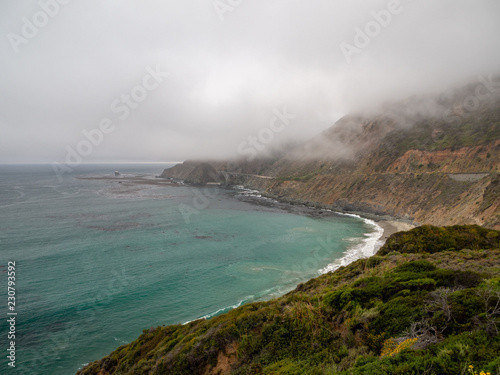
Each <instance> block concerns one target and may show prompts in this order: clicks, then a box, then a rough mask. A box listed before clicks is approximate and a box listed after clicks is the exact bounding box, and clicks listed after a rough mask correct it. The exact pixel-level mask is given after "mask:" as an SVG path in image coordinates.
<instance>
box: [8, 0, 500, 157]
mask: <svg viewBox="0 0 500 375" xmlns="http://www.w3.org/2000/svg"><path fill="white" fill-rule="evenodd" d="M65 2H66V3H67V4H62V3H65ZM43 4H46V5H43ZM374 12H375V13H374ZM360 31H361V32H362V33H363V35H361V34H360ZM0 35H1V38H0V56H1V59H0V129H1V135H0V162H49V163H50V162H53V161H60V162H64V161H65V159H66V158H67V157H68V153H69V152H71V151H68V150H73V151H74V152H76V153H79V157H81V159H82V160H83V161H84V162H97V161H103V162H113V161H178V160H184V159H186V158H192V157H202V156H205V157H225V156H228V155H235V154H237V149H238V147H239V146H240V147H241V145H242V142H245V141H247V140H248V137H251V136H256V137H257V138H258V136H259V134H260V135H261V136H263V135H265V136H266V137H268V138H266V142H269V144H267V145H266V147H271V145H272V143H275V144H279V143H280V142H283V141H287V140H290V139H294V138H297V137H301V138H310V137H312V136H314V135H315V134H316V133H318V132H320V131H322V130H324V129H326V128H328V127H329V126H331V125H332V124H333V123H334V122H335V121H336V120H337V119H338V118H340V117H341V116H342V115H344V114H347V113H349V112H350V111H356V110H360V109H362V108H364V107H370V106H373V105H374V104H376V103H379V102H380V101H381V100H384V101H385V100H391V99H401V98H404V97H405V96H408V95H411V94H413V93H420V92H423V91H426V90H430V91H433V90H438V89H440V88H441V87H445V86H446V85H449V84H452V83H456V82H460V81H463V80H474V79H476V77H477V76H478V75H480V74H483V75H484V74H489V73H497V72H498V71H499V68H500V43H499V41H498V40H499V37H500V2H499V1H498V0H475V1H470V0H467V1H465V0H442V1H435V0H420V1H416V0H414V1H410V0H401V1H400V2H399V5H398V2H397V1H395V0H391V1H386V0H384V1H369V0H363V1H361V0H344V1H336V0H322V1H319V0H302V1H297V0H242V1H238V0H220V1H219V0H218V1H213V0H199V1H195V0H182V1H170V0H162V1H160V0H135V1H132V0H106V1H103V0H73V1H69V0H64V1H63V0H58V1H56V0H41V1H31V0H23V1H2V2H1V4H0ZM167 72H168V74H167ZM167 75H168V77H167ZM285 108H286V113H287V114H286V115H285V124H283V123H282V122H281V120H279V119H278V121H275V122H273V123H272V124H274V127H273V126H272V125H271V121H272V120H273V118H274V117H275V116H276V113H280V112H281V113H283V111H284V110H285ZM292 115H293V116H292ZM99 126H101V130H98V131H93V130H92V129H99ZM264 128H268V129H271V130H266V131H263V130H262V129H264ZM85 131H86V132H87V133H86V134H87V136H86V135H85V134H84V132H85ZM259 132H260V133H259ZM98 133H100V135H99V134H98ZM271 133H272V134H271ZM89 134H92V135H93V137H94V138H93V142H94V144H91V143H90V141H87V138H89V137H91V136H89ZM101 135H102V136H101ZM271 138H272V141H270V139H271ZM85 142H86V143H85ZM89 145H91V147H90V149H89V147H88V146H89Z"/></svg>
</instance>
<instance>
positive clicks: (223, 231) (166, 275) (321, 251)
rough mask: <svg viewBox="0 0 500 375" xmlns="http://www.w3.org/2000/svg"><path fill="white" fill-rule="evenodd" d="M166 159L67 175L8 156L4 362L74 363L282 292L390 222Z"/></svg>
mask: <svg viewBox="0 0 500 375" xmlns="http://www.w3.org/2000/svg"><path fill="white" fill-rule="evenodd" d="M168 166H169V165H166V164H117V165H102V164H95V165H82V166H80V167H78V168H76V169H75V170H74V171H72V172H71V173H66V174H65V175H64V178H63V179H62V181H60V180H59V179H58V178H57V176H56V174H55V173H54V172H53V170H52V168H51V166H50V165H0V213H1V214H0V258H1V261H0V285H1V287H0V290H1V292H0V299H1V302H0V307H1V310H2V323H1V324H0V343H1V349H2V352H3V353H4V355H2V359H1V361H2V363H1V364H0V368H1V369H2V370H1V373H12V374H30V375H31V374H33V375H35V374H42V375H63V374H64V375H70V374H75V373H76V371H77V370H78V369H79V368H81V367H82V366H84V365H85V364H86V363H88V362H91V361H94V360H97V359H99V358H101V357H103V356H105V355H107V354H109V353H110V352H111V351H113V350H114V349H116V348H117V347H118V346H120V345H123V344H125V343H129V342H130V341H133V340H135V339H136V338H137V337H138V336H139V335H140V334H141V333H142V330H144V329H148V328H150V327H152V326H158V325H167V324H183V323H186V322H189V321H192V320H194V319H200V318H210V317H213V316H215V315H218V314H222V313H224V312H227V311H229V310H230V309H232V308H235V307H237V306H240V305H241V304H244V303H248V302H252V301H257V300H265V299H270V298H274V297H277V296H280V295H283V294H284V293H286V292H288V291H290V290H292V289H293V288H295V286H296V285H297V284H299V283H301V282H304V281H306V280H308V279H310V278H313V277H315V276H318V275H319V274H320V273H322V272H327V271H329V270H333V269H335V268H337V267H339V266H340V265H343V264H347V263H349V262H350V261H352V260H354V259H356V258H359V257H360V256H368V255H371V254H372V253H373V251H374V249H375V247H376V246H377V245H378V238H379V237H380V236H381V234H382V233H381V228H380V227H378V226H377V225H376V224H375V223H373V222H372V221H370V220H366V219H362V218H360V217H357V216H355V215H342V214H336V213H333V212H328V211H323V213H322V214H321V215H319V214H313V213H312V212H310V211H308V210H307V209H306V208H303V209H302V208H297V207H291V206H287V205H283V204H280V203H278V202H276V201H273V200H271V199H268V198H265V197H261V196H260V195H259V194H258V192H255V191H251V190H248V189H244V188H243V187H235V188H231V189H227V188H219V187H216V186H211V187H201V188H194V187H190V186H184V185H175V186H172V185H167V184H158V183H157V181H158V179H155V177H154V176H155V175H159V174H160V173H161V172H162V170H163V169H164V168H165V167H168ZM115 170H118V171H119V172H120V174H121V176H120V177H114V171H115ZM135 176H140V177H135ZM127 178H128V179H129V180H127ZM120 181H121V182H120ZM8 262H15V285H14V286H13V288H14V289H15V292H14V293H15V294H14V297H15V310H8V304H7V301H8V293H7V290H8V289H7V285H8V284H7V283H8V278H7V277H8V271H9V269H8V264H9V263H8ZM11 291H12V289H11ZM11 295H12V292H11ZM9 306H12V305H9ZM9 311H10V312H12V311H15V313H16V314H17V315H15V324H14V330H15V332H14V333H15V339H14V341H15V365H16V368H15V370H14V369H10V368H9V367H8V362H9V359H8V358H7V355H8V353H9V350H8V349H9V347H10V341H12V340H10V339H8V333H9V329H11V328H10V327H11V325H10V323H9V322H7V320H8V318H9V317H12V315H7V313H8V312H9ZM6 353H7V355H6ZM4 369H7V371H6V372H4ZM9 371H10V372H9Z"/></svg>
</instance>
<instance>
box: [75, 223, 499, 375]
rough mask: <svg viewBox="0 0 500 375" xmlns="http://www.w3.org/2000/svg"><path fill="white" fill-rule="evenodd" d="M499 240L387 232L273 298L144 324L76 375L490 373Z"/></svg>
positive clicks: (495, 349) (467, 233) (484, 232)
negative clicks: (375, 249)
mask: <svg viewBox="0 0 500 375" xmlns="http://www.w3.org/2000/svg"><path fill="white" fill-rule="evenodd" d="M499 244H500V232H498V231H495V230H488V229H484V228H481V227H478V226H454V227H431V226H424V227H419V228H415V229H413V230H411V231H408V232H400V233H396V234H394V235H393V236H391V237H390V238H389V239H388V240H387V242H386V244H385V245H384V246H383V247H382V248H381V249H380V251H379V253H378V254H377V255H376V256H373V257H371V258H368V259H360V260H358V261H356V262H354V263H352V264H351V265H349V266H347V267H342V268H340V269H339V270H337V271H335V272H332V273H329V274H326V275H322V276H320V277H318V278H315V279H313V280H310V281H308V282H307V283H305V284H301V285H299V286H298V287H297V288H296V289H295V290H294V291H292V292H290V293H288V294H287V295H285V296H283V297H280V298H277V299H274V300H271V301H267V302H258V303H251V304H247V305H244V306H241V307H240V308H237V309H235V310H232V311H231V312H229V313H227V314H224V315H220V316H217V317H215V318H212V319H210V320H198V321H194V322H191V323H189V324H186V325H172V326H163V327H157V328H152V329H149V330H145V331H144V333H143V334H142V335H141V336H140V337H139V338H138V339H137V340H135V341H134V342H132V343H130V344H128V345H124V346H121V347H120V348H118V349H117V350H115V351H114V352H113V353H111V354H110V355H109V356H107V357H105V358H103V359H101V360H99V361H96V362H93V363H91V364H89V365H88V366H87V367H85V368H84V369H82V370H80V371H79V375H88V374H100V375H106V374H117V375H118V374H288V375H291V374H311V375H312V374H424V373H425V374H447V375H448V374H467V373H470V371H471V369H472V368H471V367H469V366H474V369H477V370H478V371H485V372H490V373H491V374H500V356H499V355H498V353H500V335H499V326H500V245H499ZM472 371H475V370H472Z"/></svg>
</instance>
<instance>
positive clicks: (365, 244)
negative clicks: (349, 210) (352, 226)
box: [319, 212, 384, 274]
mask: <svg viewBox="0 0 500 375" xmlns="http://www.w3.org/2000/svg"><path fill="white" fill-rule="evenodd" d="M339 214H341V215H345V216H351V217H356V218H359V219H362V220H363V221H364V222H365V224H367V225H369V226H370V227H372V228H373V231H372V232H370V233H365V238H363V239H362V240H361V242H360V243H357V244H355V245H353V246H352V247H350V248H349V249H347V251H346V252H345V253H344V256H343V257H342V258H339V259H337V260H336V261H335V262H333V263H330V264H329V265H328V266H326V267H324V268H322V269H320V270H319V273H320V274H324V273H328V272H332V271H335V270H336V269H338V268H340V267H342V266H347V265H348V264H350V263H352V262H354V261H356V260H358V259H361V258H368V257H370V256H372V255H374V254H375V252H376V251H377V250H378V248H379V247H380V246H381V245H382V241H381V238H382V236H383V234H384V229H383V228H382V227H381V226H380V225H378V224H377V223H376V222H374V221H373V220H370V219H365V218H362V217H361V216H359V215H355V214H346V213H340V212H339Z"/></svg>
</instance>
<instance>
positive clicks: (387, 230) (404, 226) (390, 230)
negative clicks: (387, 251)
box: [377, 220, 415, 243]
mask: <svg viewBox="0 0 500 375" xmlns="http://www.w3.org/2000/svg"><path fill="white" fill-rule="evenodd" d="M377 224H378V225H380V226H381V227H382V229H383V230H384V234H383V235H382V237H381V238H380V239H381V240H383V241H384V243H385V241H386V240H387V239H388V238H389V237H390V236H391V235H393V234H394V233H396V232H401V231H406V230H410V229H413V228H415V225H412V224H409V223H404V222H401V221H397V220H380V221H377Z"/></svg>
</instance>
